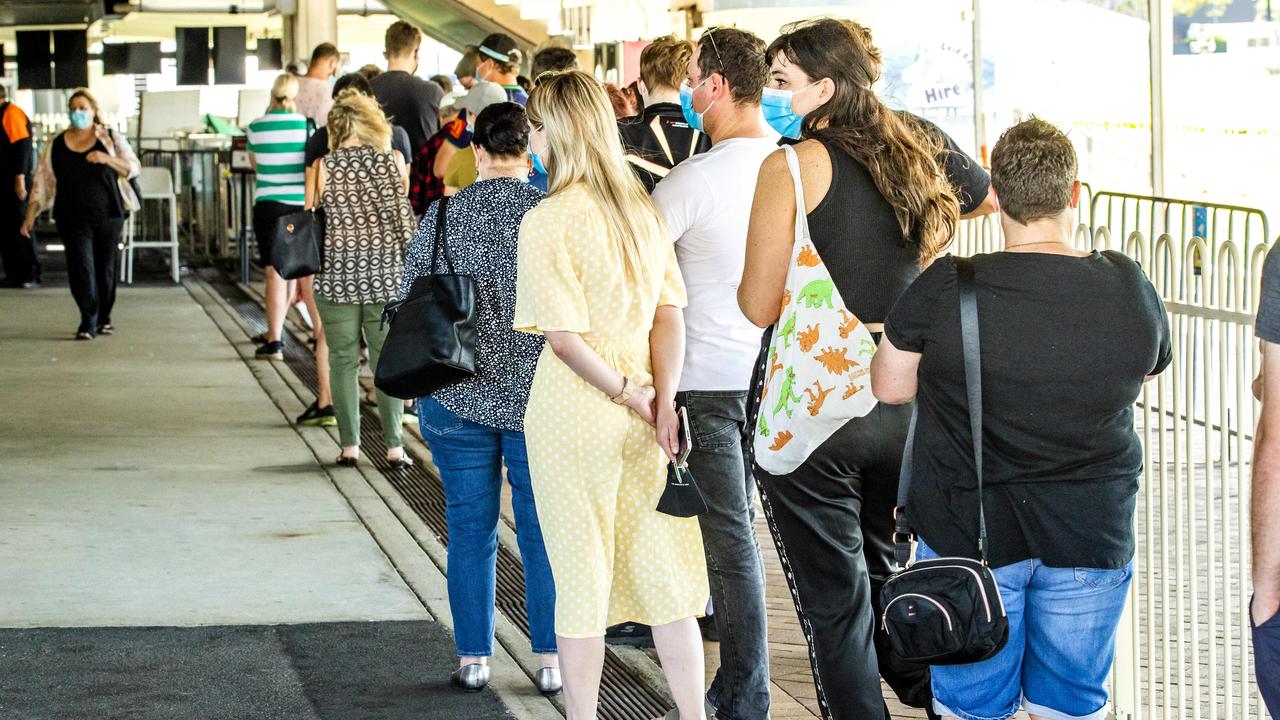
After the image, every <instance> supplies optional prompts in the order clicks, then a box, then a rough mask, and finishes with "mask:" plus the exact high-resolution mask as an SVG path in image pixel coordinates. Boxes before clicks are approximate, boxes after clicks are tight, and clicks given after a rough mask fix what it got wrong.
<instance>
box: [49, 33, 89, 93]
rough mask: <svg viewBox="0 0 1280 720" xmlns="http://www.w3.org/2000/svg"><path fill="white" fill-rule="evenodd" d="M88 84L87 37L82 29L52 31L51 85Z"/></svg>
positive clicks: (81, 85)
mask: <svg viewBox="0 0 1280 720" xmlns="http://www.w3.org/2000/svg"><path fill="white" fill-rule="evenodd" d="M88 84H89V38H88V35H87V34H86V33H85V31H84V30H54V31H53V85H54V87H57V88H62V89H70V88H78V87H84V86H86V85H88Z"/></svg>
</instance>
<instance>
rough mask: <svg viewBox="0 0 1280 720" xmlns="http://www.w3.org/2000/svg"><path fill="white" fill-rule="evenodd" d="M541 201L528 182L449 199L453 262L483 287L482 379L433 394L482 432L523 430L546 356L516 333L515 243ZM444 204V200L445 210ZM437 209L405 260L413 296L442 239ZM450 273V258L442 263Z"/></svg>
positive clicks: (481, 186) (479, 324)
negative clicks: (437, 238) (528, 215)
mask: <svg viewBox="0 0 1280 720" xmlns="http://www.w3.org/2000/svg"><path fill="white" fill-rule="evenodd" d="M540 200H542V192H541V191H539V190H537V189H535V188H532V187H530V186H529V185H528V184H526V183H525V182H524V181H522V180H514V179H511V178H494V179H492V180H482V181H480V182H477V183H476V184H474V185H472V186H470V187H468V188H466V189H465V190H463V191H462V192H460V193H458V194H457V195H454V196H453V197H452V198H450V199H449V205H448V207H447V209H446V210H445V238H446V242H447V244H448V249H449V259H450V260H452V261H453V266H454V270H455V271H456V272H457V273H458V274H460V275H470V276H471V277H472V278H474V279H475V287H476V331H477V333H476V334H477V341H476V374H475V376H473V377H472V378H470V379H468V380H465V381H463V382H460V383H458V384H456V385H451V386H449V387H446V388H443V389H440V390H437V391H436V392H435V393H433V394H432V395H431V397H432V398H434V399H435V400H436V401H437V402H439V403H440V404H441V405H443V406H444V407H445V408H446V409H447V410H449V411H450V412H453V413H455V414H456V415H458V416H459V417H461V418H463V419H465V420H470V421H471V422H474V423H478V424H480V425H486V426H489V427H493V428H498V429H501V430H511V431H514V432H523V431H524V410H525V406H526V405H527V404H528V403H529V388H530V386H532V385H533V370H534V367H535V366H536V365H537V363H538V355H539V354H540V353H541V352H542V343H543V339H542V337H541V336H536V335H529V334H527V333H520V332H516V331H515V330H513V329H512V327H511V323H512V321H513V320H514V319H515V311H516V241H517V239H518V237H519V235H520V222H521V220H523V218H524V214H525V213H526V212H528V211H529V210H531V209H533V207H534V206H535V205H537V204H538V202H539V201H540ZM438 202H439V201H437V203H438ZM437 203H432V204H431V207H430V208H428V209H427V212H426V213H425V214H423V216H422V222H421V223H420V224H419V225H418V232H417V234H415V235H414V237H413V244H412V245H410V246H409V250H408V252H407V253H406V258H405V268H404V282H403V283H401V288H400V294H401V296H406V295H408V294H409V290H410V288H412V287H413V281H414V280H416V279H417V278H419V277H421V276H423V275H430V274H431V268H429V267H428V266H429V265H430V264H431V247H432V245H433V244H434V242H435V236H436V214H437V212H438V211H439V207H438V206H437ZM436 262H437V265H438V267H437V268H436V269H437V270H439V271H441V272H444V267H445V265H444V258H443V257H439V258H437V260H436Z"/></svg>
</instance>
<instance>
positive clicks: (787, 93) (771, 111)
mask: <svg viewBox="0 0 1280 720" xmlns="http://www.w3.org/2000/svg"><path fill="white" fill-rule="evenodd" d="M817 84H818V83H812V84H810V85H809V86H807V87H803V88H800V89H799V90H796V91H794V92H793V91H791V90H779V89H777V88H765V89H764V96H763V97H761V99H760V110H761V111H762V112H764V121H765V122H767V123H769V127H771V128H773V129H774V130H776V131H778V134H779V135H781V136H783V137H789V138H791V139H792V140H799V139H800V128H801V126H802V125H803V124H804V116H803V115H797V114H796V112H795V111H794V110H792V109H791V100H792V98H793V97H794V96H795V95H796V93H802V92H804V91H805V90H808V89H809V88H811V87H813V86H814V85H817Z"/></svg>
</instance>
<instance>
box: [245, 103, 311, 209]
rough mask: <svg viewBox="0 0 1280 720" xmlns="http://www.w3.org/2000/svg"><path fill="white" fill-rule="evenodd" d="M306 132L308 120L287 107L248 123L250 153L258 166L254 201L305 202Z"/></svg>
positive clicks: (297, 203) (292, 203)
mask: <svg viewBox="0 0 1280 720" xmlns="http://www.w3.org/2000/svg"><path fill="white" fill-rule="evenodd" d="M307 134H308V132H307V119H306V118H305V117H303V116H302V115H299V114H298V113H293V112H289V111H288V110H272V111H271V112H269V113H267V114H266V115H263V116H262V117H260V118H258V119H257V120H254V121H253V122H251V123H249V152H251V153H253V157H254V160H255V161H256V162H257V166H258V170H257V193H256V194H255V195H254V202H257V201H259V200H274V201H276V202H281V203H286V204H288V205H302V204H303V203H304V202H306V176H305V174H304V171H305V166H304V165H303V162H304V160H305V157H306V148H307Z"/></svg>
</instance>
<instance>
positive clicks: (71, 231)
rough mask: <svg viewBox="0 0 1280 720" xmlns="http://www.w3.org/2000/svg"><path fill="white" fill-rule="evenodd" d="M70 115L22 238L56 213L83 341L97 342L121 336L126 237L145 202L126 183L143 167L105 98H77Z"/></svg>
mask: <svg viewBox="0 0 1280 720" xmlns="http://www.w3.org/2000/svg"><path fill="white" fill-rule="evenodd" d="M67 110H68V112H69V113H70V116H71V127H69V128H67V129H66V130H64V131H63V132H61V133H59V134H58V136H57V137H55V138H54V139H53V140H50V141H49V144H48V145H47V146H46V149H45V152H44V155H43V157H41V159H40V167H39V169H38V170H37V172H36V178H35V183H34V185H33V187H32V192H31V195H32V199H31V202H30V203H29V204H28V206H27V216H26V219H25V220H24V221H23V224H22V230H21V233H22V235H24V236H27V237H30V235H31V228H32V226H33V225H34V224H35V220H36V217H37V216H38V215H39V214H40V213H41V212H42V211H43V210H46V209H48V208H50V207H52V208H53V219H54V222H55V223H56V224H57V226H58V235H59V237H60V238H61V239H62V244H63V247H65V248H66V257H67V280H68V282H69V284H70V285H71V295H72V296H73V297H74V298H75V300H76V305H78V306H79V308H80V326H79V328H77V329H76V339H77V340H92V339H93V338H94V337H96V336H97V335H110V334H112V333H113V332H114V329H113V328H112V326H111V310H112V308H113V306H114V305H115V302H116V258H117V256H118V255H119V244H120V232H121V230H123V228H124V219H125V216H126V215H127V214H128V208H129V207H130V206H132V207H134V208H136V207H137V202H138V198H137V197H136V196H135V195H134V193H133V190H132V188H131V187H130V186H129V184H128V183H126V182H121V180H124V179H128V178H132V177H136V176H137V175H138V173H139V172H141V170H142V168H141V166H140V165H139V164H138V160H137V158H136V157H135V156H134V154H133V150H132V149H130V147H129V143H128V141H126V140H125V139H124V136H123V135H121V134H119V133H115V132H112V131H111V130H109V129H107V127H106V125H104V124H103V122H102V119H101V117H100V115H99V113H98V101H97V100H96V99H94V97H93V95H92V94H90V93H89V91H88V90H86V89H84V88H80V89H78V90H76V91H75V92H73V93H71V97H70V99H68V101H67ZM126 196H127V197H126Z"/></svg>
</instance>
